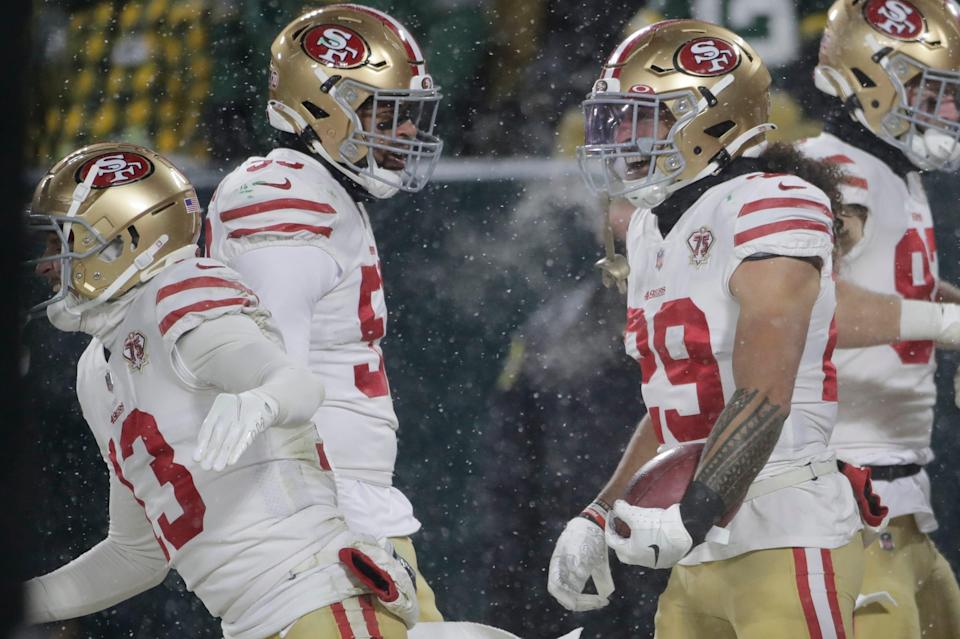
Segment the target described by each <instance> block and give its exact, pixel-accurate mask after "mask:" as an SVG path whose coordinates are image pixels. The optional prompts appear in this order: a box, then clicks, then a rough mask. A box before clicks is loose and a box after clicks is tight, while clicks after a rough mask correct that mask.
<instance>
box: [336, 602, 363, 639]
mask: <svg viewBox="0 0 960 639" xmlns="http://www.w3.org/2000/svg"><path fill="white" fill-rule="evenodd" d="M330 610H331V611H332V612H333V619H334V621H336V622H337V630H339V631H340V639H357V636H356V635H355V634H353V628H351V627H350V620H349V619H348V618H347V611H346V610H345V609H344V607H343V604H342V603H340V602H339V601H338V602H337V603H335V604H330Z"/></svg>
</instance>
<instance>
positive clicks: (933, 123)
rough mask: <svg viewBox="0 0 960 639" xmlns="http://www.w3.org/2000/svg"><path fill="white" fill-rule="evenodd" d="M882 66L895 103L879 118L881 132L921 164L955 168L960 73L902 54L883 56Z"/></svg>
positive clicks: (958, 164) (959, 145) (959, 154)
mask: <svg viewBox="0 0 960 639" xmlns="http://www.w3.org/2000/svg"><path fill="white" fill-rule="evenodd" d="M883 67H884V70H885V71H887V74H888V75H889V77H890V79H891V81H892V83H893V85H894V88H895V89H896V91H897V95H898V97H899V103H898V104H897V105H895V106H894V107H893V108H892V109H891V110H890V113H888V114H887V116H886V117H885V118H884V119H883V122H882V129H881V131H880V137H882V138H883V139H884V140H885V141H886V142H888V143H889V144H892V145H893V146H895V147H897V148H899V149H900V150H901V151H902V152H903V153H904V154H905V155H906V156H907V157H908V158H909V159H910V161H911V162H913V164H914V165H916V166H917V167H918V168H920V169H923V170H939V171H954V170H956V169H957V168H960V73H958V72H955V71H941V70H939V69H932V68H930V67H927V66H925V65H923V64H919V63H918V62H916V61H915V60H913V59H912V58H910V57H908V56H906V55H902V54H897V55H894V56H891V57H890V59H889V60H884V61H883ZM907 78H908V79H907ZM904 79H907V80H906V81H904Z"/></svg>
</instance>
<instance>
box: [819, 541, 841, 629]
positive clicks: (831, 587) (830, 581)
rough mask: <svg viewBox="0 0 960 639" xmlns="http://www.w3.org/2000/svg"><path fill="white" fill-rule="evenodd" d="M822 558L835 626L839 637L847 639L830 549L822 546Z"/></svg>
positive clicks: (828, 598)
mask: <svg viewBox="0 0 960 639" xmlns="http://www.w3.org/2000/svg"><path fill="white" fill-rule="evenodd" d="M820 558H821V560H822V561H823V581H824V585H825V586H826V589H827V601H829V602H830V616H831V617H833V627H834V630H836V631H837V639H847V633H846V631H845V630H844V628H843V616H842V615H841V614H840V601H839V600H838V599H837V577H836V575H835V574H834V573H833V557H832V556H831V555H830V551H829V550H827V549H826V548H821V549H820Z"/></svg>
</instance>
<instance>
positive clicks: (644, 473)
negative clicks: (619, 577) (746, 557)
mask: <svg viewBox="0 0 960 639" xmlns="http://www.w3.org/2000/svg"><path fill="white" fill-rule="evenodd" d="M702 452H703V444H702V443H694V444H680V445H679V446H677V447H676V448H671V449H670V450H667V451H664V452H662V453H660V454H659V455H657V456H656V457H654V458H653V459H651V460H650V461H648V462H647V463H646V464H644V465H643V466H642V467H641V468H640V470H638V471H637V474H636V475H634V476H633V479H631V480H630V484H629V486H627V492H626V494H625V495H624V496H623V500H624V501H626V502H627V503H628V504H630V505H631V506H640V507H642V508H668V507H670V506H672V505H674V504H676V503H679V502H680V500H681V499H682V498H683V494H684V493H685V492H686V491H687V486H689V485H690V482H691V481H693V474H694V472H696V470H697V464H699V463H700V454H701V453H702ZM739 507H740V506H739V504H737V506H736V507H734V508H732V509H731V510H730V512H728V513H727V514H726V515H725V516H724V517H723V519H721V520H720V522H718V523H717V525H718V526H725V525H727V524H728V523H730V520H731V519H733V516H734V515H735V514H736V513H737V510H738V509H739ZM614 527H615V529H616V531H617V534H619V535H620V536H621V537H629V536H630V528H628V527H627V525H626V524H625V523H623V522H622V521H620V520H619V519H617V520H616V521H615V522H614Z"/></svg>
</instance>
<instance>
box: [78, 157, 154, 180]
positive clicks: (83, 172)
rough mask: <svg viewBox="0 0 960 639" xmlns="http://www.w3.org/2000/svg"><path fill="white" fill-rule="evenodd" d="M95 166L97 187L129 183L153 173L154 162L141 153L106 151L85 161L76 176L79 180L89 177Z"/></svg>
mask: <svg viewBox="0 0 960 639" xmlns="http://www.w3.org/2000/svg"><path fill="white" fill-rule="evenodd" d="M94 166H96V167H97V176H96V177H95V178H93V188H96V189H105V188H107V187H111V186H120V185H122V184H129V183H131V182H136V181H137V180H142V179H143V178H145V177H147V176H149V175H150V174H151V173H153V163H152V162H150V160H148V159H147V158H145V157H143V156H142V155H140V154H139V153H132V152H129V151H124V152H121V153H104V154H103V155H98V156H97V157H95V158H90V159H89V160H87V161H86V162H84V163H83V166H81V167H80V170H78V171H77V174H76V176H74V177H75V179H76V180H77V182H83V181H84V180H85V179H87V174H88V173H90V170H91V169H92V168H93V167H94Z"/></svg>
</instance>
